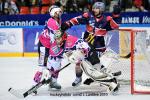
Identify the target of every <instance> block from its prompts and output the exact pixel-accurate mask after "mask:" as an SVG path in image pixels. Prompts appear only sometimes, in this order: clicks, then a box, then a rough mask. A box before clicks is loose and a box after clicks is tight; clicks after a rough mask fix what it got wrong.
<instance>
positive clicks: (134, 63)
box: [106, 29, 150, 94]
mask: <svg viewBox="0 0 150 100" xmlns="http://www.w3.org/2000/svg"><path fill="white" fill-rule="evenodd" d="M118 33H119V35H118V37H119V40H118V41H119V55H120V58H119V62H117V63H113V65H111V66H110V67H109V68H110V69H111V70H112V72H113V71H115V70H121V71H122V75H121V76H119V77H118V79H119V81H120V84H123V85H130V87H131V88H130V90H131V94H137V93H140V94H150V58H149V57H150V34H148V32H147V31H146V30H136V29H135V30H133V29H119V32H118ZM111 37H112V36H111ZM112 38H113V37H112ZM109 41H110V40H109ZM111 42H112V41H111ZM106 43H107V42H106Z"/></svg>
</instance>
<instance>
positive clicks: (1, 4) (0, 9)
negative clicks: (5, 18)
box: [0, 0, 5, 15]
mask: <svg viewBox="0 0 150 100" xmlns="http://www.w3.org/2000/svg"><path fill="white" fill-rule="evenodd" d="M4 6H5V2H4V1H3V0H0V15H2V14H4Z"/></svg>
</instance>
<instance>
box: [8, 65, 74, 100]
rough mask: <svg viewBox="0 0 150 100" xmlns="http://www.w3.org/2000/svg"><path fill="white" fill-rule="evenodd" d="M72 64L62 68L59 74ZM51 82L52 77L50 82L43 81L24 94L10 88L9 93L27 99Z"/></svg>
mask: <svg viewBox="0 0 150 100" xmlns="http://www.w3.org/2000/svg"><path fill="white" fill-rule="evenodd" d="M70 64H71V63H68V64H67V65H65V66H64V67H62V68H61V69H60V70H59V71H57V72H58V73H59V72H60V71H62V70H63V69H64V68H66V67H67V66H69V65H70ZM50 81H51V77H50V78H49V79H48V80H45V79H44V80H42V81H41V82H39V83H38V84H36V85H35V86H33V87H32V88H30V89H29V90H27V91H26V92H24V93H23V94H20V93H19V92H18V91H17V90H15V89H13V88H9V89H8V92H10V93H11V94H13V95H14V96H16V97H18V98H25V97H27V96H28V95H30V94H31V93H33V92H34V91H36V90H37V89H38V88H40V87H41V86H42V85H44V84H48V83H49V82H50Z"/></svg>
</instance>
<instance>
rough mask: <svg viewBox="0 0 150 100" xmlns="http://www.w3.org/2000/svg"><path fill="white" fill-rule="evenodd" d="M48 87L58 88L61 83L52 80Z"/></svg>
mask: <svg viewBox="0 0 150 100" xmlns="http://www.w3.org/2000/svg"><path fill="white" fill-rule="evenodd" d="M50 89H56V90H60V89H61V85H60V84H58V83H57V82H52V83H50V84H49V90H50Z"/></svg>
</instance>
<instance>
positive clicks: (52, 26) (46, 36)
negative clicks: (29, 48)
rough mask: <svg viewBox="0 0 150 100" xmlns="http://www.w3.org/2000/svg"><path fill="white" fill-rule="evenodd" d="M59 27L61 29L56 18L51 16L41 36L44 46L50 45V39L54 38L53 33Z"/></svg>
mask: <svg viewBox="0 0 150 100" xmlns="http://www.w3.org/2000/svg"><path fill="white" fill-rule="evenodd" d="M59 29H60V25H59V23H58V22H57V21H56V20H55V19H53V18H50V19H49V20H48V21H47V24H46V26H45V28H44V31H43V32H42V33H41V34H40V36H39V40H40V42H41V43H42V45H43V46H44V47H46V48H49V47H50V41H51V39H53V38H54V37H53V35H52V34H54V31H56V30H59Z"/></svg>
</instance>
